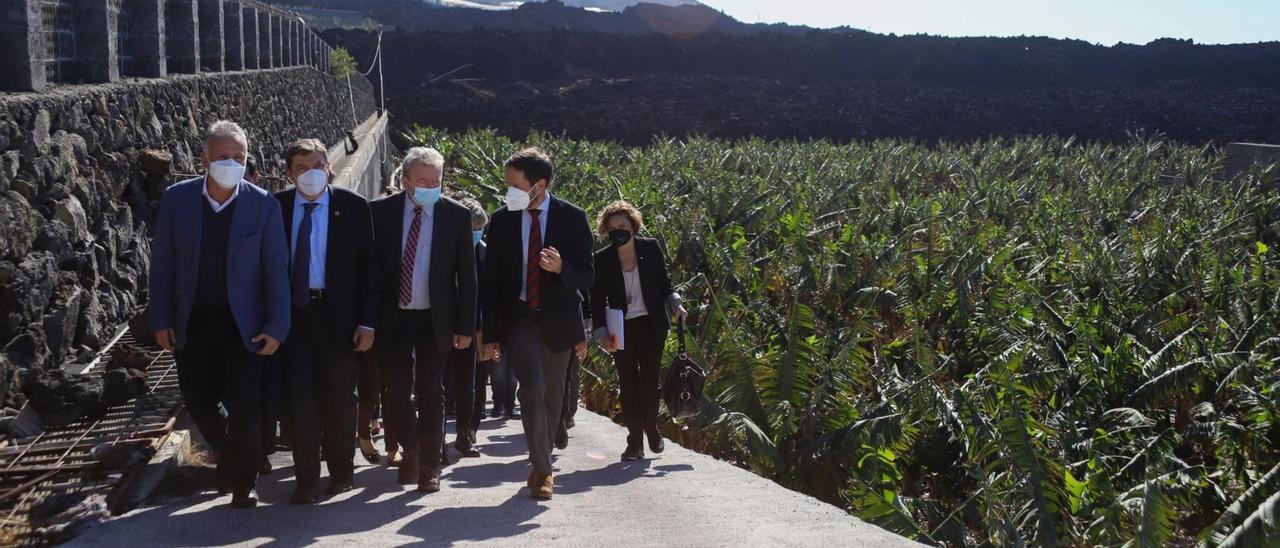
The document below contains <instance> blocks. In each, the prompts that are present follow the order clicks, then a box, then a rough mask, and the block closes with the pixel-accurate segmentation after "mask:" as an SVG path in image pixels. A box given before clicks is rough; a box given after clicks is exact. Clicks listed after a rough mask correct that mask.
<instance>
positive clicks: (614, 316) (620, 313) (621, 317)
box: [604, 308, 627, 350]
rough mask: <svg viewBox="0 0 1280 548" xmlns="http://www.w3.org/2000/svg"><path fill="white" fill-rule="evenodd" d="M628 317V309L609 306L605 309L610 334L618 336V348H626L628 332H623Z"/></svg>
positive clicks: (606, 325) (606, 323) (605, 319)
mask: <svg viewBox="0 0 1280 548" xmlns="http://www.w3.org/2000/svg"><path fill="white" fill-rule="evenodd" d="M626 318H627V311H625V310H618V309H617V308H608V309H605V311H604V321H605V327H607V328H608V329H609V334H610V335H617V336H618V350H624V349H625V348H626V346H625V345H626V342H625V341H626V333H624V332H623V330H622V326H623V324H624V322H625V321H626Z"/></svg>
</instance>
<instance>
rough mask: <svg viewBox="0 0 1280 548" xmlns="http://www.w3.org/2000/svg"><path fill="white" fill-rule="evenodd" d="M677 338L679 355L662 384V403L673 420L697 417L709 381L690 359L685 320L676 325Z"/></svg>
mask: <svg viewBox="0 0 1280 548" xmlns="http://www.w3.org/2000/svg"><path fill="white" fill-rule="evenodd" d="M676 338H677V341H678V342H679V345H680V346H679V353H677V354H676V359H675V360H672V362H671V367H669V368H667V379H666V382H663V383H662V384H663V386H662V401H663V402H665V403H666V404H667V412H668V413H670V414H671V418H673V419H683V418H687V417H692V416H694V415H697V414H698V412H699V411H700V410H701V407H702V387H703V385H704V384H705V383H706V381H707V374H706V373H705V372H703V371H702V367H700V366H699V365H698V364H696V363H694V362H693V360H691V359H689V350H688V348H686V347H685V345H684V320H680V322H679V323H677V324H676Z"/></svg>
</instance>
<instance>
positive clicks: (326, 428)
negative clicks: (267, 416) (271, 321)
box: [283, 299, 359, 485]
mask: <svg viewBox="0 0 1280 548" xmlns="http://www.w3.org/2000/svg"><path fill="white" fill-rule="evenodd" d="M331 325H332V323H331V318H330V315H329V310H328V307H327V306H326V305H325V301H324V300H322V299H312V301H311V302H310V303H309V304H308V305H307V307H306V308H304V309H301V310H298V309H296V308H295V309H294V310H293V325H292V328H291V329H290V330H289V338H288V339H287V340H286V342H285V355H284V381H283V386H284V392H285V393H286V399H287V401H288V402H289V403H288V407H287V409H288V415H289V422H290V427H291V428H292V430H291V431H292V433H293V460H294V467H295V469H296V472H297V481H298V484H299V485H314V484H315V482H317V481H319V480H320V448H321V446H322V445H323V447H324V456H325V461H326V462H327V463H328V465H329V477H330V479H331V480H334V481H350V480H351V478H352V474H353V472H354V470H353V467H354V465H353V463H352V458H353V457H354V455H355V437H354V435H355V431H356V377H357V374H358V370H359V366H358V365H357V364H356V355H355V351H354V350H353V349H352V343H351V339H350V338H346V337H344V338H336V337H334V335H333V329H332V328H331V327H330V326H331Z"/></svg>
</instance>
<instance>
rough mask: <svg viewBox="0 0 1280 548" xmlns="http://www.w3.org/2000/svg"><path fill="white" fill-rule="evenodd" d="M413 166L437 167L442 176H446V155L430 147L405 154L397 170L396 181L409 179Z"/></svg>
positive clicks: (418, 148) (415, 148)
mask: <svg viewBox="0 0 1280 548" xmlns="http://www.w3.org/2000/svg"><path fill="white" fill-rule="evenodd" d="M413 164H425V165H429V166H435V168H436V169H437V170H439V171H440V173H441V174H442V175H443V174H444V155H443V154H440V151H438V150H436V149H434V148H430V147H413V148H411V149H409V151H408V152H406V153H405V154H404V160H403V161H401V162H400V168H399V169H397V170H396V175H397V177H396V179H398V180H403V179H404V178H405V177H407V176H408V175H409V169H411V168H412V167H413Z"/></svg>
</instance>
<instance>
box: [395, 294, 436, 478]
mask: <svg viewBox="0 0 1280 548" xmlns="http://www.w3.org/2000/svg"><path fill="white" fill-rule="evenodd" d="M396 320H397V321H396V325H395V326H394V327H391V329H387V328H384V330H386V331H395V332H396V333H394V334H392V337H391V339H390V340H388V341H387V342H386V344H384V345H382V346H381V350H379V353H378V367H379V371H378V373H379V376H380V377H381V379H382V388H383V390H382V409H383V419H384V421H385V423H386V427H387V434H388V436H395V440H396V441H397V442H398V443H399V444H400V447H402V448H404V452H405V456H406V458H408V457H409V456H410V455H414V454H416V455H417V456H416V457H415V458H417V459H418V462H419V464H421V465H422V470H423V471H425V472H432V471H435V470H438V469H439V464H440V448H441V447H443V446H444V368H445V360H446V359H447V358H448V352H447V350H448V349H445V350H444V351H442V350H441V349H439V348H438V347H437V346H436V341H435V335H434V333H433V330H432V326H431V312H430V311H428V310H400V311H399V312H398V315H397V316H396ZM411 394H412V396H413V397H412V398H411V397H410V395H411ZM415 402H416V403H417V408H418V409H417V411H418V412H417V417H416V418H415V417H414V403H415ZM389 450H391V446H388V451H389Z"/></svg>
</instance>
